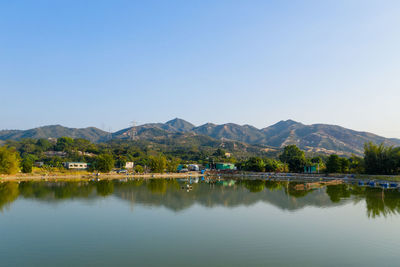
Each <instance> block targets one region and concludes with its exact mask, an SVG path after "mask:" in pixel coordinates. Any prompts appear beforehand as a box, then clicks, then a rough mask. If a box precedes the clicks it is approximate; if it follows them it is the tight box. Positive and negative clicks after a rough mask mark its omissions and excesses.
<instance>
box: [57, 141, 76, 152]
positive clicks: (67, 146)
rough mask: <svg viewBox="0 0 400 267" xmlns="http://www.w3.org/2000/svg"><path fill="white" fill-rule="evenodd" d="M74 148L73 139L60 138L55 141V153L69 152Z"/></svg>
mask: <svg viewBox="0 0 400 267" xmlns="http://www.w3.org/2000/svg"><path fill="white" fill-rule="evenodd" d="M73 146H74V139H72V138H71V137H60V138H58V139H57V143H56V146H55V149H56V150H57V151H67V152H70V151H71V150H72V148H73Z"/></svg>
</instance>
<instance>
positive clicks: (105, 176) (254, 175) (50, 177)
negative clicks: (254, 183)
mask: <svg viewBox="0 0 400 267" xmlns="http://www.w3.org/2000/svg"><path fill="white" fill-rule="evenodd" d="M202 176H213V177H221V178H236V179H238V178H239V179H240V178H248V179H268V180H269V179H271V180H275V179H276V180H280V179H289V180H296V179H298V180H305V181H315V180H363V181H368V180H374V181H393V182H400V176H398V175H397V176H396V175H366V174H354V175H353V174H330V175H326V174H305V173H258V172H236V173H232V172H215V171H210V172H206V173H204V174H202V173H200V172H186V173H145V174H131V173H129V174H126V173H125V174H118V173H100V175H96V174H93V173H87V172H85V173H82V174H79V173H71V174H68V173H48V174H30V175H29V174H17V175H0V182H7V181H10V182H12V181H20V182H21V181H55V180H64V181H80V180H90V179H97V178H98V179H100V180H112V179H124V178H143V179H153V178H170V179H173V178H178V179H179V178H189V177H202Z"/></svg>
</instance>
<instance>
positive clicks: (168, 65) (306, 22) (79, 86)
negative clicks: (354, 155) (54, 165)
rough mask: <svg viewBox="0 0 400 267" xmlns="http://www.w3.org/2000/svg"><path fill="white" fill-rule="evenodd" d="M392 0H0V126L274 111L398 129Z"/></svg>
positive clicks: (231, 116) (257, 122)
mask: <svg viewBox="0 0 400 267" xmlns="http://www.w3.org/2000/svg"><path fill="white" fill-rule="evenodd" d="M399 13H400V2H399V1H391V0H388V1H361V0H354V1H344V0H342V1H323V2H322V1H299V2H293V1H279V2H272V1H271V2H270V1H251V2H246V1H227V0H226V1H225V0H221V1H201V2H184V1H168V2H165V1H146V2H139V1H138V2H134V1H112V2H110V1H84V2H82V1H68V2H59V1H57V2H54V1H40V2H37V1H18V2H14V1H8V2H2V3H0V91H1V95H2V100H3V101H2V105H0V129H30V128H35V127H39V126H43V125H54V124H60V125H63V126H66V127H72V128H83V127H88V126H94V127H97V128H100V129H104V130H106V131H109V130H110V128H111V130H112V131H117V130H120V129H123V128H127V127H129V126H130V123H131V122H132V121H136V122H137V123H138V124H145V123H151V122H166V121H168V120H171V119H173V118H175V117H178V118H183V119H185V120H187V121H189V122H191V123H193V124H195V125H202V124H204V123H207V122H212V123H215V124H223V123H236V124H239V125H243V124H249V125H252V126H254V127H257V128H264V127H267V126H270V125H273V124H275V123H276V122H278V121H280V120H287V119H292V120H294V121H297V122H301V123H303V124H307V125H309V124H316V123H323V124H333V125H339V126H342V127H345V128H349V129H353V130H356V131H365V132H371V133H374V134H377V135H380V136H384V137H388V138H400V124H399V123H398V120H399V115H400V111H399V108H398V103H400V79H399V78H398V73H399V71H400V51H399V49H398V47H400V34H399V31H400V16H398V14H399Z"/></svg>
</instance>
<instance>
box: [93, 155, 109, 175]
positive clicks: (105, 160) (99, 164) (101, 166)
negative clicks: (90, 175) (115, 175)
mask: <svg viewBox="0 0 400 267" xmlns="http://www.w3.org/2000/svg"><path fill="white" fill-rule="evenodd" d="M95 166H96V167H95V168H96V170H98V171H100V172H110V171H111V170H112V169H113V168H114V159H113V157H112V155H110V154H100V155H99V156H98V157H97V159H96V161H95Z"/></svg>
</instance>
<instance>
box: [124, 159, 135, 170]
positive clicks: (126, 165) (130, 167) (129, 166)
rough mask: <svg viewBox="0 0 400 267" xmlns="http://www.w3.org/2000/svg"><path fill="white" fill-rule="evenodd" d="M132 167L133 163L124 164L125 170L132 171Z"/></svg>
mask: <svg viewBox="0 0 400 267" xmlns="http://www.w3.org/2000/svg"><path fill="white" fill-rule="evenodd" d="M133 167H134V165H133V162H131V161H128V162H126V163H125V169H133Z"/></svg>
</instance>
